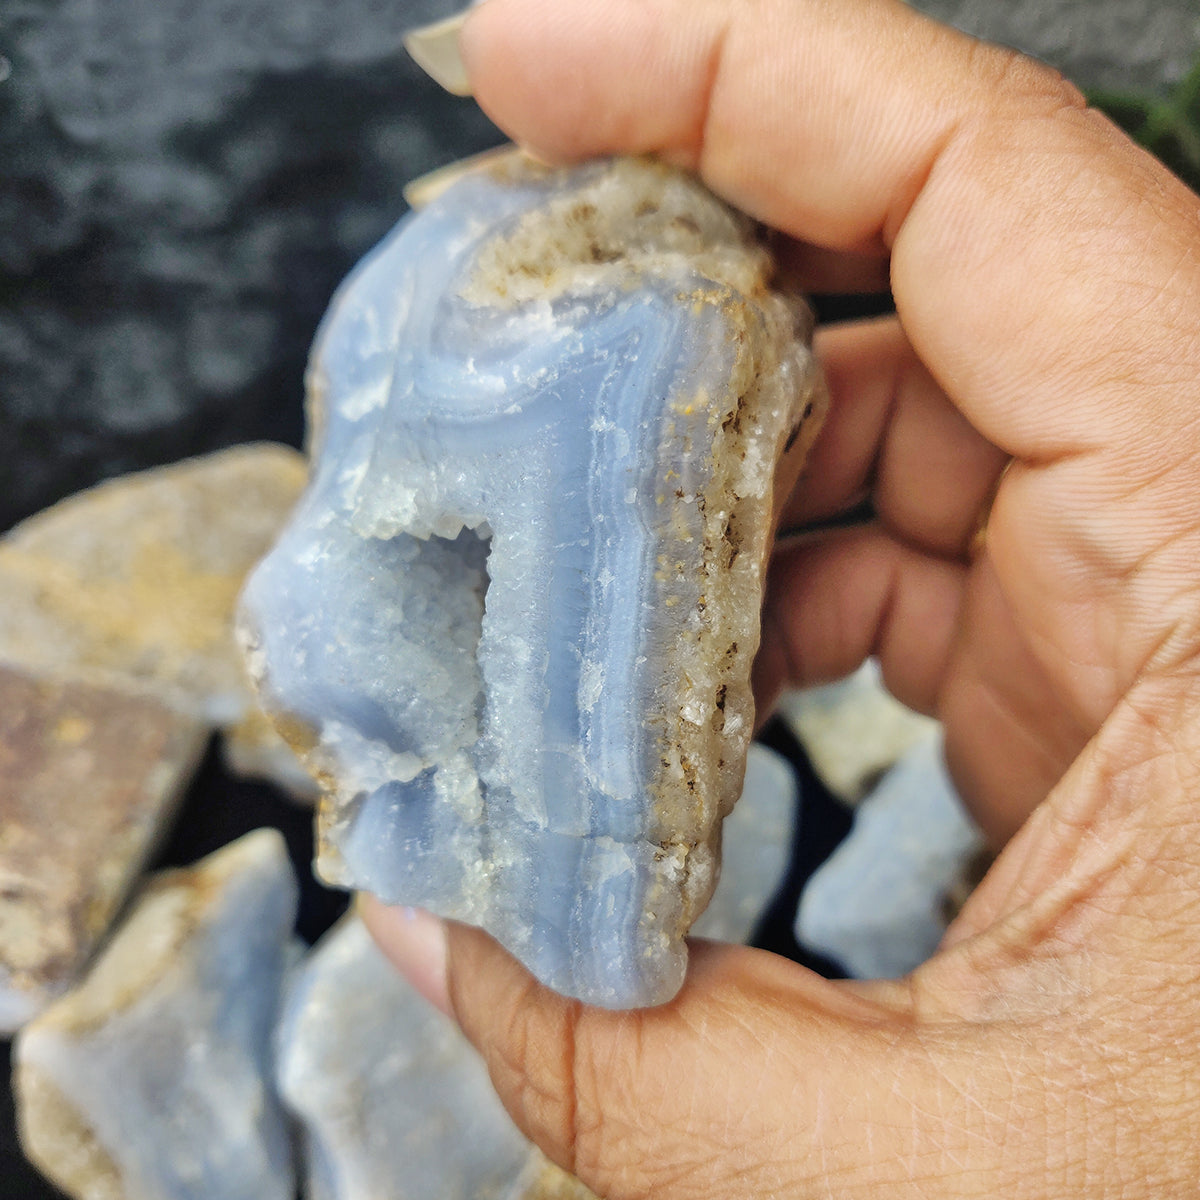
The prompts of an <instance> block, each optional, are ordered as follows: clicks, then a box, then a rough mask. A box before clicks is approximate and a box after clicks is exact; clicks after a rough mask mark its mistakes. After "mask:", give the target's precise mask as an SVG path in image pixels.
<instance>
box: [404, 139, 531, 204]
mask: <svg viewBox="0 0 1200 1200" xmlns="http://www.w3.org/2000/svg"><path fill="white" fill-rule="evenodd" d="M520 154H521V151H520V150H518V149H517V147H516V146H513V145H511V144H508V143H505V144H504V145H503V146H493V147H492V149H490V150H483V151H481V152H480V153H479V154H472V155H471V156H470V157H469V158H460V159H459V160H458V161H457V162H452V163H447V164H446V165H445V166H444V167H438V168H437V169H436V170H434V171H428V172H426V173H425V174H424V175H418V176H417V177H416V179H413V180H410V181H409V182H408V183H406V184H405V185H404V199H405V200H406V201H407V202H408V206H409V208H424V207H425V205H427V204H429V203H431V202H432V201H434V200H436V199H437V198H438V197H439V196H440V195H441V194H442V193H443V192H444V191H445V190H446V189H447V188H448V187H450V185H451V184H454V183H457V182H458V181H459V180H460V179H461V178H462V177H463V176H464V175H470V174H471V173H472V172H474V171H483V170H486V169H487V168H488V167H491V166H495V165H496V164H497V163H500V162H503V161H504V160H505V159H506V158H515V157H517V156H519V155H520Z"/></svg>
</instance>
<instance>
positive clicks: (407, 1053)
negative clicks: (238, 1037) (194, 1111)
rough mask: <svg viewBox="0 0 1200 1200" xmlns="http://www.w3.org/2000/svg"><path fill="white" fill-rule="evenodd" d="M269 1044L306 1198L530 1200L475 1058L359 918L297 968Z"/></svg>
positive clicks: (508, 1127) (503, 1118)
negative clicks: (301, 1161) (298, 1147)
mask: <svg viewBox="0 0 1200 1200" xmlns="http://www.w3.org/2000/svg"><path fill="white" fill-rule="evenodd" d="M277 1045H278V1053H279V1074H278V1082H279V1092H280V1095H281V1096H282V1097H283V1099H284V1101H285V1103H286V1104H287V1105H288V1106H289V1108H290V1109H291V1110H292V1112H293V1113H294V1114H295V1115H296V1116H297V1117H298V1118H299V1119H300V1120H301V1121H302V1122H303V1126H304V1129H305V1133H306V1155H307V1162H308V1186H307V1191H306V1195H307V1197H308V1200H381V1198H383V1197H386V1198H387V1200H477V1198H479V1197H485V1196H494V1197H497V1198H500V1197H507V1196H510V1195H511V1196H512V1197H513V1200H516V1198H517V1197H518V1196H522V1197H523V1196H526V1195H528V1196H530V1197H531V1198H532V1196H533V1195H537V1194H538V1193H537V1192H536V1191H535V1190H534V1186H533V1185H534V1183H535V1181H536V1179H537V1177H538V1175H539V1174H540V1172H539V1171H536V1170H533V1169H532V1168H531V1159H533V1157H534V1155H535V1152H534V1150H533V1148H532V1147H531V1146H530V1144H529V1143H528V1142H527V1141H526V1140H525V1138H524V1137H523V1136H522V1135H521V1134H520V1133H519V1132H518V1131H517V1129H516V1127H515V1126H514V1125H513V1123H512V1121H511V1119H510V1118H509V1116H508V1114H507V1113H506V1112H505V1111H504V1108H503V1106H502V1105H501V1103H500V1101H499V1099H497V1097H496V1094H495V1092H494V1091H493V1090H492V1085H491V1082H490V1080H489V1079H488V1074H487V1068H486V1067H485V1066H484V1064H483V1061H482V1060H481V1059H480V1057H479V1056H478V1055H477V1054H476V1052H475V1050H474V1049H473V1048H472V1047H471V1046H470V1044H469V1043H468V1042H467V1041H466V1039H465V1038H464V1037H463V1036H462V1034H461V1033H460V1032H459V1031H458V1028H457V1026H455V1025H454V1023H453V1022H452V1021H450V1020H449V1019H448V1018H446V1017H444V1016H443V1015H442V1014H441V1013H439V1012H438V1011H437V1010H436V1009H434V1008H432V1007H430V1005H428V1004H427V1003H426V1002H425V1001H424V1000H423V999H422V998H421V997H420V996H419V995H418V994H417V993H416V992H414V991H413V990H412V989H411V988H410V987H409V985H408V984H407V983H406V982H405V981H404V980H403V979H401V978H400V976H399V975H398V974H397V972H396V969H395V968H394V967H393V966H392V965H391V963H389V962H388V960H387V959H386V958H385V957H384V956H383V954H382V952H381V951H379V950H378V949H377V948H376V946H375V943H374V942H373V941H372V940H371V936H370V934H369V933H368V932H367V929H366V926H364V925H363V924H362V922H361V921H360V920H359V919H358V918H357V917H356V916H353V915H351V916H348V917H346V918H343V920H342V921H341V923H340V924H338V925H337V926H335V927H334V929H333V930H332V931H331V932H330V933H328V934H327V935H326V936H325V937H324V938H323V939H322V940H321V942H320V943H319V944H318V945H317V947H316V949H315V950H314V951H313V952H312V954H311V955H310V956H309V957H308V959H307V960H306V961H305V963H304V964H303V966H301V967H300V968H299V970H298V971H297V972H296V974H295V976H294V978H293V980H292V982H291V985H290V987H289V988H288V992H287V999H286V1002H285V1007H284V1015H283V1019H282V1022H281V1024H280V1029H279V1035H278V1040H277ZM538 1166H539V1167H540V1166H541V1163H540V1162H539V1163H538ZM522 1180H523V1181H524V1190H520V1189H518V1186H517V1185H518V1181H522ZM551 1194H553V1193H551Z"/></svg>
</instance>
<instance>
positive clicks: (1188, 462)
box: [368, 0, 1200, 1200]
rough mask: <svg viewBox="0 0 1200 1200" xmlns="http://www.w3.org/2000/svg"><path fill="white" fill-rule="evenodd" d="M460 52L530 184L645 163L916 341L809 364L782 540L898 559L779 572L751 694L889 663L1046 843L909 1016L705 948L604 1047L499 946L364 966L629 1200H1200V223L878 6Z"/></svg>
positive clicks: (378, 924)
mask: <svg viewBox="0 0 1200 1200" xmlns="http://www.w3.org/2000/svg"><path fill="white" fill-rule="evenodd" d="M461 45H462V50H463V55H464V58H465V60H466V64H467V67H468V69H469V73H470V77H471V80H472V83H473V85H474V89H475V93H476V95H477V97H478V98H479V100H480V102H481V103H482V104H483V106H484V107H485V108H486V109H487V110H488V111H489V112H490V113H491V114H492V115H493V116H494V117H495V119H496V120H497V121H498V123H499V124H500V125H501V126H502V127H503V128H505V129H506V130H507V131H508V132H509V133H511V134H512V135H513V136H515V137H516V138H517V139H518V140H520V141H522V142H523V143H525V144H527V145H530V146H532V147H533V148H534V149H536V150H537V151H538V152H540V153H541V154H543V155H546V156H549V157H554V158H559V159H575V158H580V157H586V156H589V155H593V154H600V153H609V152H629V153H642V152H648V153H658V154H661V155H663V156H664V157H667V158H670V159H672V160H674V161H678V162H682V163H684V164H686V165H688V166H690V167H692V168H694V169H696V170H698V171H699V172H700V173H701V174H702V176H703V177H704V178H705V180H706V181H707V182H708V184H709V186H711V187H712V188H713V189H714V190H715V191H717V192H718V193H720V194H721V195H723V196H725V197H726V198H727V199H729V200H730V201H732V202H733V203H734V204H736V205H738V206H739V207H740V208H742V209H744V210H745V211H747V212H749V213H751V214H752V215H754V216H756V217H758V218H760V219H761V220H763V221H765V222H767V223H769V224H771V225H772V226H774V227H776V228H778V229H779V230H781V231H782V232H783V233H784V234H786V235H788V236H789V237H790V238H791V239H792V241H791V242H790V244H789V248H788V249H787V250H786V254H787V256H788V258H789V260H790V265H791V267H792V268H793V269H794V270H795V271H796V272H797V274H798V276H799V277H800V278H801V280H802V281H804V282H805V283H807V285H808V286H810V287H812V288H814V289H821V288H823V287H833V288H846V287H851V286H859V285H862V284H864V283H871V282H876V283H878V282H881V281H883V280H884V279H886V278H888V277H889V276H890V281H891V286H892V291H893V295H894V297H895V301H896V309H897V317H896V318H895V319H894V320H892V319H889V320H884V321H876V322H870V323H865V324H859V325H855V326H849V327H845V328H838V329H831V330H828V331H824V332H823V333H822V334H821V336H820V339H819V341H818V349H819V352H820V354H821V356H822V358H823V360H824V364H825V367H826V371H827V373H828V376H829V379H830V384H831V390H832V392H833V400H834V403H833V408H832V413H831V416H830V418H829V421H828V423H827V427H826V429H825V431H824V432H823V434H822V436H821V438H820V439H819V441H818V444H817V447H816V449H815V450H814V452H813V456H812V459H811V461H810V464H809V466H808V468H807V469H806V473H805V476H804V478H803V480H802V482H801V484H800V485H799V487H798V488H797V490H796V491H795V493H794V494H793V495H792V496H791V497H790V498H789V500H788V502H787V511H788V515H789V517H791V518H796V519H804V520H812V519H816V518H820V517H822V516H825V515H828V514H831V513H833V512H836V511H838V510H839V509H841V508H843V507H846V506H847V505H849V504H851V503H852V502H853V501H854V500H855V499H857V498H858V497H859V496H860V495H862V494H866V493H869V494H870V496H871V498H872V500H873V503H874V507H875V511H876V512H877V513H878V515H879V521H878V523H877V524H876V525H875V526H873V527H871V528H869V529H861V530H855V531H851V532H844V533H839V534H833V535H828V536H825V537H823V538H820V539H817V540H814V541H804V542H802V543H800V544H798V545H794V546H790V547H784V548H781V549H780V551H779V552H778V553H777V555H776V559H775V561H774V563H773V566H772V573H771V574H772V579H771V584H770V594H769V597H768V604H767V609H766V616H765V625H764V644H763V649H762V651H761V654H760V662H759V685H760V692H761V694H763V695H764V696H767V695H769V694H770V693H772V692H773V691H774V690H775V689H777V688H778V687H779V686H780V685H781V684H782V683H784V682H785V681H786V682H790V683H809V682H815V681H818V680H820V679H825V678H830V677H833V676H836V675H838V674H842V673H844V672H846V671H849V670H850V669H852V668H853V667H854V666H856V665H857V664H858V662H860V661H861V660H862V658H863V657H865V656H866V655H867V654H871V653H875V654H877V655H878V656H879V658H880V661H881V664H882V667H883V672H884V677H885V680H886V681H887V683H888V685H889V687H890V688H891V689H892V690H893V692H895V693H896V694H897V695H898V696H899V697H900V698H901V699H903V700H906V701H907V702H908V703H910V704H912V705H913V706H914V707H917V708H920V709H923V710H926V711H931V712H934V713H936V714H937V715H938V716H939V717H940V718H941V719H942V720H943V722H944V725H945V731H946V744H947V753H948V756H949V757H950V760H951V766H952V769H953V770H954V772H955V774H956V777H957V779H958V781H959V783H960V786H961V787H962V789H963V791H964V794H965V795H966V797H967V799H968V800H969V802H970V803H971V804H972V806H973V808H974V811H975V813H976V815H977V817H978V818H979V819H980V821H981V822H982V824H983V825H984V827H985V828H986V829H987V830H988V831H989V833H990V834H991V835H992V837H993V838H994V839H995V840H996V841H997V842H1003V841H1004V840H1005V839H1007V838H1008V837H1009V836H1010V835H1011V834H1013V833H1014V831H1017V830H1018V829H1019V832H1017V833H1016V836H1015V837H1013V838H1012V841H1011V842H1010V843H1009V844H1008V846H1007V848H1006V849H1005V851H1004V853H1003V854H1002V855H1001V857H1000V859H999V860H998V861H997V863H996V865H995V867H994V868H993V870H992V871H991V872H990V873H989V875H988V877H987V878H986V879H985V880H984V882H983V884H982V885H981V886H980V888H979V889H978V890H977V892H976V893H975V894H974V896H973V897H972V898H971V900H970V901H969V903H968V904H967V906H966V908H965V909H964V910H963V912H962V914H961V916H960V917H959V919H958V920H957V921H956V923H955V925H954V926H953V927H952V928H951V930H950V932H949V934H948V937H947V942H946V945H945V946H944V948H943V950H942V951H941V952H940V953H939V954H938V955H936V956H935V957H934V958H933V959H931V960H930V961H929V962H928V963H926V964H925V965H924V966H923V967H921V968H920V969H919V970H917V971H916V972H914V973H913V975H912V976H910V977H909V978H908V979H906V980H904V981H901V982H895V983H887V982H873V983H862V984H847V983H830V982H827V981H824V980H821V979H819V978H817V977H816V976H814V975H812V974H810V973H808V972H806V971H804V970H802V969H801V968H800V967H798V966H796V965H794V964H791V963H787V962H784V961H782V960H780V959H777V958H775V957H773V956H771V955H768V954H764V953H762V952H759V951H754V950H748V949H743V948H733V947H717V946H713V945H705V944H703V943H700V944H697V945H695V946H694V948H693V957H692V965H691V969H690V971H689V976H688V980H687V982H686V984H685V986H684V989H683V991H682V992H681V993H680V995H679V996H678V997H677V999H676V1000H675V1001H673V1002H672V1003H671V1004H669V1005H665V1006H663V1007H662V1008H659V1009H654V1010H649V1011H643V1012H635V1013H611V1012H601V1011H597V1010H590V1009H586V1008H583V1007H581V1006H580V1005H578V1004H575V1003H572V1002H570V1001H567V1000H563V999H562V998H560V997H557V996H554V995H552V994H551V993H549V992H547V991H545V990H544V989H542V988H540V987H538V986H537V985H536V984H535V983H534V982H533V981H532V979H531V978H530V977H529V976H528V975H527V974H526V973H525V972H524V971H523V969H522V968H520V967H519V966H518V965H517V964H516V963H514V962H513V961H512V960H511V959H510V958H509V957H508V956H507V955H506V954H504V952H503V951H501V950H500V949H499V948H498V947H497V946H496V945H495V944H494V943H493V942H491V941H490V939H488V938H487V937H486V936H485V935H483V934H481V933H478V932H477V931H474V930H470V929H466V928H463V927H459V926H455V925H449V926H443V925H441V924H440V923H435V922H433V921H432V919H425V918H422V919H420V920H415V921H405V920H404V919H403V918H400V917H398V916H397V915H396V914H394V913H389V912H388V911H387V910H383V909H381V908H379V907H378V906H375V907H373V908H369V909H368V918H369V921H370V923H371V924H372V926H373V927H374V929H375V932H376V936H377V937H378V938H379V939H380V941H381V943H382V944H383V945H384V947H385V949H388V950H389V951H390V952H391V953H392V954H393V957H394V958H395V959H396V960H397V962H398V963H399V964H400V965H401V966H402V967H404V968H405V969H406V970H407V971H408V972H409V973H410V975H412V976H414V977H415V978H416V980H417V982H418V984H419V986H421V987H422V988H423V989H424V990H425V991H426V992H427V994H430V995H432V996H433V997H434V998H435V999H436V1000H438V1001H439V1002H440V1003H441V1004H442V1005H443V1006H445V1007H447V1008H448V1009H450V1010H451V1011H453V1013H454V1014H455V1016H456V1017H457V1018H458V1020H459V1021H460V1023H461V1024H462V1026H463V1028H464V1030H465V1031H466V1033H467V1034H468V1036H469V1037H471V1039H472V1040H473V1041H474V1042H475V1043H476V1044H477V1045H478V1046H479V1047H480V1049H481V1051H482V1052H483V1053H484V1055H485V1057H486V1058H487V1061H488V1064H489V1067H490V1068H491V1072H492V1077H493V1080H494V1082H495V1084H496V1086H497V1088H498V1090H499V1092H500V1095H501V1097H502V1098H503V1099H504V1101H505V1103H506V1104H507V1105H508V1107H509V1109H510V1111H511V1112H512V1114H513V1116H514V1117H515V1119H516V1120H517V1123H518V1124H519V1125H520V1126H521V1127H522V1128H523V1129H524V1130H525V1131H526V1132H527V1133H528V1134H529V1135H530V1136H531V1137H532V1138H533V1139H534V1140H535V1141H537V1142H538V1143H539V1144H540V1145H542V1147H543V1148H544V1149H545V1150H547V1152H548V1153H550V1155H551V1156H552V1157H554V1158H555V1159H556V1160H557V1161H559V1162H560V1163H562V1164H563V1165H564V1166H566V1167H568V1168H569V1169H570V1170H572V1171H574V1172H575V1173H576V1174H578V1175H579V1176H580V1177H581V1178H582V1179H584V1181H585V1182H587V1183H589V1184H590V1185H591V1186H592V1187H593V1188H595V1190H597V1191H598V1192H599V1193H600V1194H601V1195H603V1196H605V1197H606V1198H608V1200H619V1198H622V1197H643V1196H646V1197H648V1196H653V1197H655V1200H672V1198H674V1197H678V1198H680V1200H683V1198H685V1197H686V1198H687V1200H704V1198H706V1197H709V1198H713V1200H716V1198H718V1197H722V1198H724V1197H745V1196H768V1195H769V1196H783V1197H807V1196H823V1195H832V1194H836V1195H838V1196H839V1197H855V1196H859V1195H861V1196H871V1197H877V1196H879V1195H886V1196H888V1197H889V1198H896V1200H900V1198H903V1197H907V1196H913V1197H917V1196H920V1197H933V1198H936V1197H966V1196H989V1197H991V1196H995V1195H998V1194H1001V1193H1002V1192H1003V1193H1005V1194H1008V1195H1011V1196H1013V1197H1043V1196H1063V1197H1067V1196H1070V1197H1080V1196H1088V1197H1092V1196H1114V1197H1115V1196H1120V1197H1122V1198H1123V1200H1130V1198H1133V1197H1143V1196H1144V1197H1150V1196H1153V1197H1167V1196H1185V1195H1186V1196H1191V1195H1193V1194H1194V1192H1195V1190H1196V1180H1197V1179H1198V1178H1200V1147H1198V1145H1197V1139H1196V1137H1195V1134H1194V1129H1195V1123H1196V1120H1197V1118H1198V1117H1200V965H1198V964H1200V845H1198V844H1197V837H1196V825H1197V807H1196V805H1197V801H1196V800H1195V799H1193V797H1200V720H1198V714H1200V708H1198V707H1197V700H1198V695H1197V693H1198V691H1200V689H1198V686H1197V684H1198V678H1200V669H1198V665H1197V662H1198V658H1197V651H1198V648H1200V590H1198V588H1197V573H1198V570H1200V453H1198V452H1200V406H1198V400H1200V396H1198V393H1200V336H1198V332H1197V331H1198V330H1200V199H1197V197H1196V196H1194V195H1192V194H1191V193H1190V192H1189V191H1188V190H1187V189H1186V188H1184V187H1183V185H1182V184H1180V183H1179V182H1178V181H1177V180H1175V179H1174V178H1173V177H1172V176H1171V175H1170V174H1169V173H1168V172H1166V171H1165V170H1164V169H1163V168H1161V167H1160V166H1159V165H1158V164H1157V163H1155V162H1154V161H1153V160H1152V159H1150V158H1149V157H1148V156H1147V155H1145V154H1143V153H1142V152H1141V151H1140V150H1138V149H1137V148H1136V147H1134V146H1133V145H1132V144H1131V143H1129V142H1128V141H1127V140H1126V139H1125V138H1124V136H1123V135H1122V134H1120V133H1119V132H1118V131H1116V130H1115V129H1114V128H1113V127H1112V126H1111V125H1109V124H1108V123H1107V122H1106V121H1105V120H1104V119H1103V118H1102V117H1100V116H1098V115H1097V114H1095V113H1091V112H1088V111H1087V110H1086V109H1085V108H1084V107H1083V104H1082V101H1081V99H1080V97H1079V96H1078V94H1077V93H1076V92H1075V91H1074V90H1073V89H1071V88H1070V87H1068V86H1066V85H1064V84H1063V83H1062V82H1061V81H1059V80H1058V79H1057V77H1056V76H1054V75H1053V74H1052V73H1051V72H1049V71H1046V70H1045V69H1043V68H1041V67H1038V66H1036V65H1034V64H1032V63H1030V62H1028V61H1027V60H1024V59H1021V58H1019V57H1017V56H1015V55H1012V54H1011V53H1009V52H1006V51H1002V50H999V49H996V48H993V47H987V46H983V45H980V44H978V43H975V42H972V41H971V40H969V39H967V38H964V37H962V36H960V35H958V34H956V33H953V32H951V31H949V30H946V29H944V28H942V27H939V26H937V25H935V24H933V23H932V22H930V21H928V20H926V19H925V18H923V17H921V16H919V15H918V14H915V13H913V12H912V11H910V10H908V9H907V8H905V7H903V6H902V5H900V4H899V3H895V2H893V0H758V2H756V3H748V2H743V3H737V2H736V0H611V2H610V3H606V4H604V5H594V4H588V3H586V2H585V0H488V2H487V3H486V4H485V5H483V6H482V7H480V8H479V9H477V10H476V11H475V12H474V13H473V14H472V16H471V17H470V19H469V20H468V22H467V25H466V27H465V29H464V31H463V36H462V43H461ZM993 497H994V500H993ZM989 504H990V515H989V516H988V517H987V524H986V536H984V537H983V538H978V537H976V533H977V530H978V527H979V523H980V519H981V515H986V514H987V513H988V508H989Z"/></svg>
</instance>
